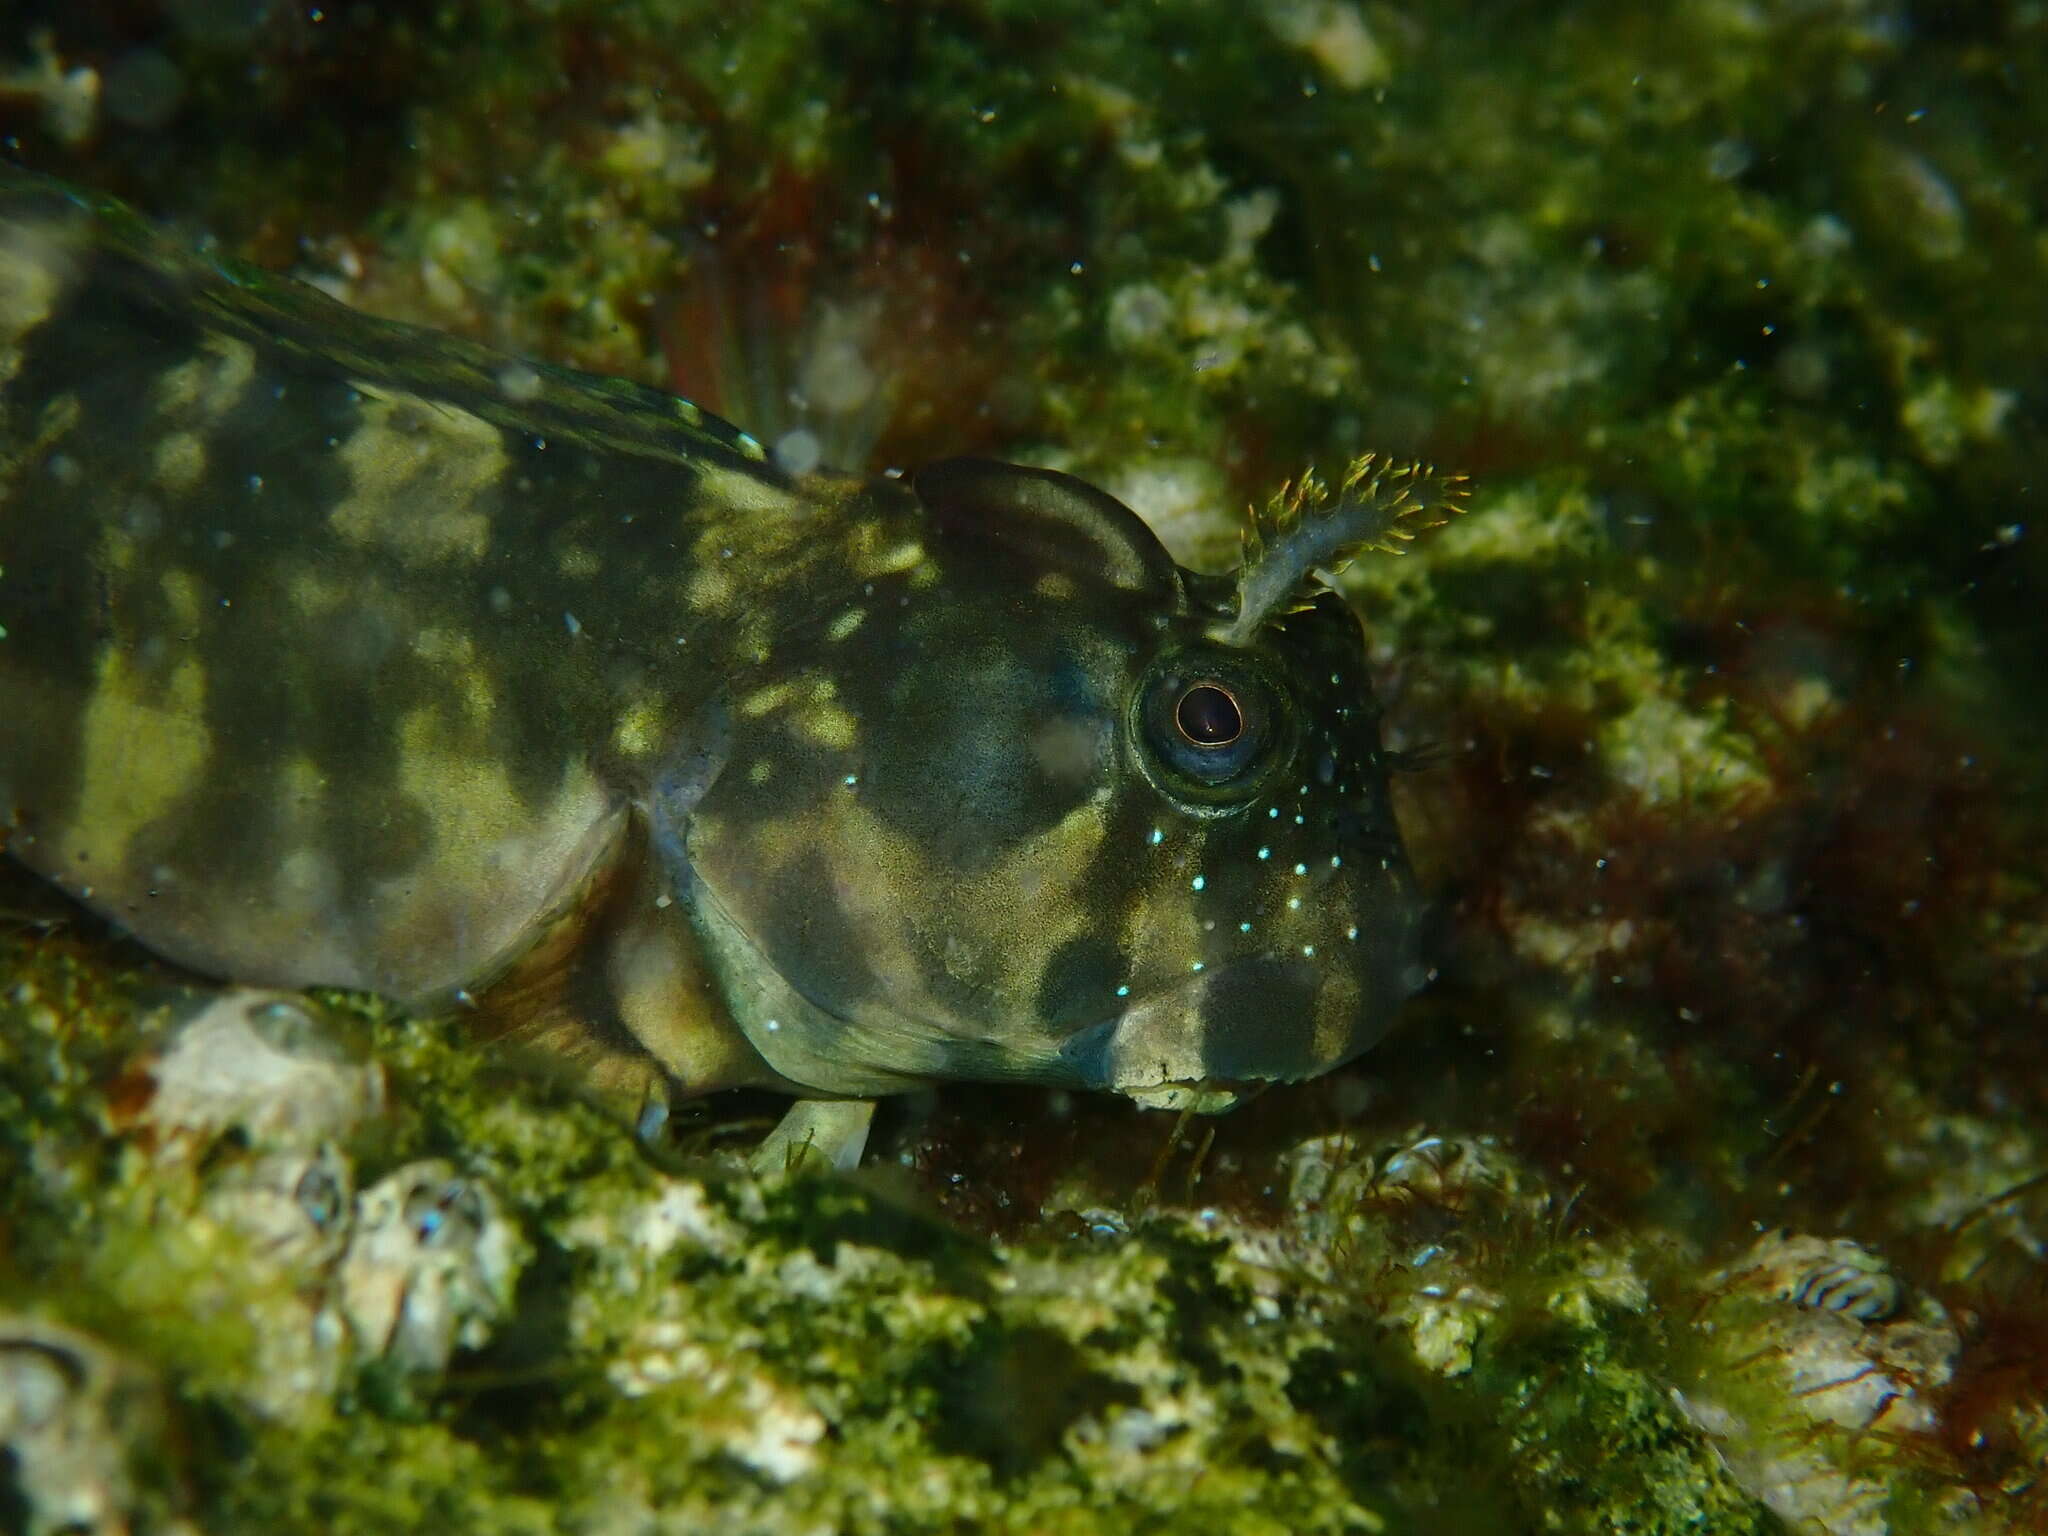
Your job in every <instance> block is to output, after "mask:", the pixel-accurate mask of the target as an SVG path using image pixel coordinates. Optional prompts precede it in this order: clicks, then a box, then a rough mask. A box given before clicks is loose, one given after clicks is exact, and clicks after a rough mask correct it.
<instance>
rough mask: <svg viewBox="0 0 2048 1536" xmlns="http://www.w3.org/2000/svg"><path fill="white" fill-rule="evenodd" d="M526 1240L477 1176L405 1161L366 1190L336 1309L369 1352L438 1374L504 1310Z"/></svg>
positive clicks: (442, 1165)
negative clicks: (339, 1309)
mask: <svg viewBox="0 0 2048 1536" xmlns="http://www.w3.org/2000/svg"><path fill="white" fill-rule="evenodd" d="M523 1249H524V1244H523V1243H522V1242H521V1240H520V1238H519V1235H518V1233H517V1232H516V1231H515V1230H514V1229H513V1227H512V1224H511V1223H510V1222H509V1221H508V1220H506V1218H505V1217H504V1216H503V1215H502V1214H501V1213H500V1212H499V1209H498V1203H497V1201H496V1199H495V1198H494V1197H493V1196H492V1195H491V1193H490V1191H489V1190H488V1189H487V1188H485V1186H484V1185H483V1184H482V1183H481V1182H480V1181H478V1180H476V1179H472V1178H467V1177H464V1176H462V1175H460V1174H458V1173H457V1172H456V1171H455V1169H454V1168H453V1166H451V1165H450V1164H448V1163H444V1162H439V1161H427V1162H418V1163H409V1164H407V1165H406V1166H405V1167H403V1168H401V1169H399V1170H398V1171H397V1172H396V1173H393V1174H391V1175H390V1176H388V1177H387V1178H385V1179H383V1180H381V1181H379V1182H378V1183H376V1184H374V1185H372V1186H371V1187H370V1188H368V1189H366V1190H364V1191H363V1193H362V1195H361V1196H360V1198H359V1199H358V1200H357V1202H356V1225H355V1237H354V1239H353V1240H352V1241H351V1242H350V1244H349V1247H348V1252H347V1253H346V1254H345V1255H344V1256H343V1257H342V1261H341V1270H340V1308H341V1313H342V1316H343V1317H344V1318H345V1319H346V1320H347V1322H348V1326H349V1329H350V1331H351V1332H352V1333H353V1334H354V1335H355V1339H356V1342H357V1345H358V1346H359V1347H360V1349H361V1350H362V1351H363V1352H364V1353H365V1354H367V1355H372V1356H380V1357H382V1358H385V1359H388V1360H391V1361H393V1362H395V1363H397V1364H399V1365H402V1366H404V1367H405V1368H406V1369H408V1370H415V1371H437V1370H440V1369H441V1368H442V1367H443V1366H445V1365H446V1364H447V1363H448V1357H449V1356H450V1355H451V1354H452V1353H453V1352H454V1350H455V1348H456V1346H457V1345H461V1346H462V1347H463V1348H465V1349H474V1348H476V1347H478V1346H479V1345H481V1344H482V1343H483V1342H484V1341H485V1340H486V1339H488V1338H489V1337H490V1331H491V1325H492V1324H493V1323H495V1322H496V1321H497V1320H498V1319H499V1318H500V1317H503V1316H504V1315H505V1313H506V1312H507V1311H508V1310H509V1308H510V1306H511V1301H512V1286H513V1282H514V1281H515V1280H517V1278H518V1274H519V1268H520V1266H521V1264H522V1262H523V1260H524V1252H523Z"/></svg>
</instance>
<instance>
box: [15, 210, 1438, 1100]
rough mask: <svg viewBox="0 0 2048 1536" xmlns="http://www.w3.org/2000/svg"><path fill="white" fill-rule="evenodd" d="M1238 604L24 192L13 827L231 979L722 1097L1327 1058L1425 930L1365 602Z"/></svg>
mask: <svg viewBox="0 0 2048 1536" xmlns="http://www.w3.org/2000/svg"><path fill="white" fill-rule="evenodd" d="M1269 574H1270V571H1269ZM1303 574H1305V572H1304V573H1303ZM1244 590H1245V589H1244V587H1243V585H1242V584H1241V583H1239V584H1234V583H1233V581H1232V579H1231V578H1228V577H1216V576H1202V575H1197V574H1195V573H1193V572H1189V571H1186V570H1183V569H1181V568H1179V567H1178V566H1176V565H1175V564H1174V562H1173V561H1172V560H1171V559H1170V558H1169V557H1168V555H1167V554H1166V552H1165V550H1164V549H1163V547H1162V546H1161V545H1160V544H1159V542H1158V540H1157V539H1156V538H1155V537H1154V536H1153V535H1152V533H1151V532H1150V531H1149V530H1148V529H1147V528H1146V527H1145V525H1144V524H1143V523H1142V522H1141V521H1140V520H1139V519H1138V518H1137V517H1136V516H1135V515H1134V514H1133V513H1131V512H1130V511H1129V510H1128V509H1126V508H1125V507H1123V506H1122V505H1121V504H1119V503H1118V502H1116V501H1115V500H1114V499H1112V498H1111V497H1109V496H1108V495H1106V494H1105V493H1103V492H1101V491H1099V490H1096V489H1094V488H1093V487H1090V486H1088V485H1086V484H1084V483H1083V482H1081V481H1078V480H1075V479H1072V478H1070V477H1067V476H1063V475H1056V474H1053V473H1050V472H1047V471H1041V470H1032V469H1025V468H1020V467H1016V466H1010V465H1001V464H995V463H990V462H985V461H973V460H952V461H946V462H942V463H939V464H936V465H933V466H930V467H928V468H926V469H924V470H920V471H918V472H916V473H915V474H913V475H910V476H907V477H903V478H890V477H879V478H860V477H854V476H844V475H829V474H805V475H800V476H799V475H792V474H789V473H786V472H784V471H783V470H782V469H780V468H778V467H777V466H776V465H775V464H774V463H773V462H772V461H771V460H770V459H769V457H768V456H767V455H766V454H765V453H764V452H763V450H762V448H761V446H760V445H759V444H758V443H757V442H756V441H755V440H754V439H753V438H751V437H749V436H748V435H747V434H745V433H744V432H741V431H739V430H737V429H735V428H733V427H731V426H728V425H727V424H725V423H723V422H721V421H718V420H716V419H715V418H713V417H711V416H709V415H707V414H706V413H704V412H702V411H700V410H699V409H698V408H696V407H695V406H693V405H691V404H689V403H688V402H686V401H682V400H679V399H676V398H674V397H672V396H668V395H664V394H662V393H660V392H658V391H655V390H652V389H648V388H644V387H641V386H638V385H634V384H630V383H626V382H623V381H618V380H608V379H600V378H595V377H591V376H587V375H583V374H578V373H573V372H570V371H567V370H562V369H557V368H553V367H549V366H545V365H538V364H533V363H528V362H524V361H521V360H518V359H515V358H511V357H507V356H504V355H501V354H498V353H495V352H492V351H489V350H487V349H484V348H481V347H478V346H474V345H472V344H469V343H466V342H463V341H460V340H457V339H455V338H451V337H448V336H444V335H441V334H438V333H435V332H432V331H427V330H422V329H417V328H413V327H408V326H402V325H396V324H392V323H388V322H383V321H379V320H375V319H372V318H370V317H367V316H364V315H362V314H359V313H357V312H354V311H352V310H349V309H347V308H346V307H344V306H342V305H340V304H337V303H334V302H332V301H330V300H328V299H327V298H325V297H324V296H322V295H319V294H317V293H314V292H312V291H311V290H308V289H305V288H302V287H300V286H298V285H296V284H293V283H290V282H288V281H286V280H283V279H280V278H277V277H274V276H270V275H267V274H262V273H258V272H255V271H252V270H250V269H246V268H241V267H237V266H234V265H232V264H228V263H224V262H220V261H216V260H214V259H212V258H210V257H208V256H206V255H203V254H195V253H193V252H191V251H189V250H186V249H184V248H183V247H181V246H179V245H177V244H175V243H174V242H172V241H170V240H168V239H166V238H164V237H162V236H159V235H157V234H156V233H154V232H153V231H151V230H150V229H149V228H148V227H147V226H146V225H145V224H143V223H142V222H141V221H140V220H138V219H137V218H135V217H134V216H133V215H132V214H130V213H128V212H127V211H126V210H124V209H122V208H121V207H120V206H119V205H117V204H113V203H111V202H109V201H106V200H102V199H96V198H93V197H90V196H88V195H84V194H80V193H76V192H72V191H70V190H68V189H65V188H63V187H60V186H58V185H57V184H55V183H52V182H48V181H45V180H42V179H40V178H34V177H31V176H27V175H25V174H23V173H19V172H8V171H0V629H4V636H0V827H4V829H5V834H4V835H5V837H6V846H7V849H8V852H9V853H10V854H11V855H12V856H13V857H15V858H16V859H18V860H20V861H21V862H22V863H24V864H26V865H28V866H29V867H30V868H32V869H34V870H36V871H38V872H39V873H41V874H42V875H44V876H46V877H47V878H49V879H50V880H52V881H54V882H56V883H57V884H58V885H60V886H62V887H63V888H64V889H65V890H67V891H69V892H70V893H72V894H73V895H74V896H76V897H77V898H78V899H80V900H81V901H83V902H84V903H86V904H87V905H89V906H91V907H93V908H95V909H96V910H98V911H100V912H102V913H104V914H105V915H106V916H108V917H109V918H111V919H112V920H114V921H115V922H116V923H118V924H120V925H122V926H124V927H125V928H127V929H128V930H131V931H132V932H133V933H134V934H135V935H136V936H137V937H138V938H139V939H140V940H141V941H142V942H143V943H144V944H146V945H148V946H149V947H150V948H152V949H154V950H156V951H158V952H159V953H161V954H163V955H164V956H166V957H168V958H170V959H172V960H175V961H178V962H181V963H183V964H184V965H187V966H189V967H191V968H193V969H195V970H198V971H200V972H204V973H207V974H210V975H214V976H219V977H223V978H231V979H234V980H236V981H241V982H249V983H256V984H267V985H283V986H291V987H303V986H311V985H326V986H338V987H348V988H357V989H364V990H369V991H374V992H378V993H383V994H386V995H388V996H391V997H393V998H396V999H399V1000H402V1001H404V1002H406V1003H409V1004H413V1005H418V1006H427V1007H432V1006H439V1005H443V1004H446V1003H447V1002H448V1001H450V1000H451V999H456V998H461V999H465V1000H474V1001H475V1002H476V1003H477V1004H478V1005H479V1007H480V1009H481V1010H482V1013H483V1014H484V1016H485V1017H486V1018H487V1019H489V1020H492V1021H494V1023H493V1027H494V1028H497V1029H502V1030H504V1031H507V1032H511V1033H515V1034H521V1035H526V1036H530V1037H534V1038H538V1039H544V1040H548V1041H551V1042H553V1043H556V1044H560V1045H563V1046H565V1047H567V1048H569V1049H572V1050H573V1051H575V1052H577V1053H579V1054H582V1055H584V1056H586V1057H588V1058H590V1060H591V1061H592V1062H593V1063H594V1065H595V1067H596V1068H597V1070H598V1071H599V1072H600V1074H610V1075H611V1076H612V1077H614V1078H617V1079H619V1080H621V1081H624V1080H627V1079H630V1078H632V1077H634V1076H635V1075H636V1074H654V1075H658V1076H659V1077H660V1078H663V1079H666V1080H667V1081H669V1082H670V1083H672V1084H675V1085H678V1086H680V1087H681V1088H683V1089H685V1090H688V1091H706V1092H708V1091H711V1090H714V1089H720V1088H725V1087H731V1086H739V1085H762V1086H769V1087H773V1088H777V1089H781V1090H785V1091H788V1092H791V1093H795V1094H797V1095H799V1096H800V1097H805V1098H851V1099H867V1098H872V1097H873V1096H876V1095H881V1094H887V1093H891V1092H895V1091H899V1090H903V1089H908V1088H913V1087H917V1086H921V1085H925V1084H928V1083H932V1082H935V1081H942V1080H948V1079H983V1080H993V1079H1014V1080H1026V1081H1035V1082H1044V1083H1053V1084H1062V1085H1067V1086H1072V1087H1085V1088H1107V1089H1113V1090H1117V1091H1121V1092H1125V1093H1128V1094H1131V1095H1132V1096H1134V1097H1137V1098H1139V1099H1141V1100H1145V1101H1147V1102H1157V1103H1181V1104H1194V1105H1196V1106H1197V1107H1219V1106H1220V1105H1221V1104H1223V1103H1225V1102H1228V1100H1229V1099H1230V1098H1231V1097H1232V1096H1233V1094H1234V1092H1235V1090H1236V1089H1237V1088H1238V1087H1240V1086H1242V1085H1244V1084H1248V1083H1255V1082H1265V1081H1274V1080H1287V1079H1295V1078H1301V1077H1306V1076H1309V1075H1312V1074H1314V1073H1317V1072H1320V1071H1322V1070H1325V1069H1327V1068H1329V1067H1331V1066H1333V1065H1336V1064H1337V1063H1340V1062H1342V1061H1345V1060H1348V1059H1349V1058H1350V1057H1351V1056H1353V1055H1355V1054H1356V1053H1357V1052H1358V1051H1360V1050H1362V1049H1364V1048H1365V1047H1366V1046H1367V1045H1369V1044H1371V1043H1372V1042H1373V1041H1374V1040H1375V1039H1376V1038H1378V1036H1379V1035H1380V1034H1381V1033H1382V1032H1383V1031H1384V1029H1385V1028H1386V1026H1387V1025H1388V1023H1389V1022H1390V1020H1391V1018H1392V1016H1393V1014H1394V1011H1395V1009H1396V1007H1397V1005H1398V1003H1399V1001H1400V999H1401V998H1402V997H1403V996H1404V995H1405V994H1406V993H1407V992H1408V991H1410V990H1412V987H1413V985H1414V980H1415V977H1414V972H1415V966H1414V961H1413V955H1412V944H1411V932H1412V929H1413V927H1414V917H1415V914H1416V910H1417V906H1418V901H1417V897H1416V894H1415V890H1414V885H1413V881H1412V878H1411V876H1410V873H1409V870H1408V866H1407V863H1406V859H1405V857H1404V855H1403V852H1402V847H1401V841H1400V838H1399V834H1398V831H1397V829H1396V827H1395V825H1394V821H1393V817H1392V814H1391V810H1390V807H1389V804H1388V799H1387V794H1386V770H1385V764H1384V762H1383V759H1382V756H1381V751H1380V743H1379V736H1378V712H1377V709H1376V707H1375V705H1374V703H1373V700H1372V696H1371V692H1370V689H1369V685H1368V682H1367V679H1366V676H1365V669H1364V664H1363V647H1362V643H1361V628H1360V624H1359V621H1358V619H1357V617H1356V616H1355V615H1354V614H1353V612H1352V611H1351V610H1350V609H1349V608H1348V607H1347V606H1346V605H1345V604H1344V603H1343V602H1342V601H1341V600H1339V599H1338V597H1337V596H1336V595H1335V594H1334V593H1333V592H1330V591H1327V590H1315V589H1314V585H1313V583H1310V584H1309V588H1308V589H1307V590H1306V591H1305V595H1304V596H1303V598H1302V600H1301V601H1300V602H1298V603H1295V604H1294V605H1293V606H1292V607H1287V606H1285V605H1278V606H1276V607H1275V608H1274V611H1273V612H1272V613H1271V614H1270V615H1266V614H1263V613H1259V614H1251V615H1247V614H1246V613H1245V611H1244V599H1243V596H1242V594H1243V591H1244Z"/></svg>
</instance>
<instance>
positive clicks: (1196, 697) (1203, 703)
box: [1173, 683, 1244, 747]
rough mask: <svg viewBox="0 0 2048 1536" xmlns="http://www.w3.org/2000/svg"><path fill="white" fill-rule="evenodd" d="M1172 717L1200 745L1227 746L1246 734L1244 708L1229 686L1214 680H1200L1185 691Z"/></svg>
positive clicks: (1187, 736)
mask: <svg viewBox="0 0 2048 1536" xmlns="http://www.w3.org/2000/svg"><path fill="white" fill-rule="evenodd" d="M1173 719H1174V723H1175V724H1176V725H1178V726H1179V727H1180V732H1181V734H1182V735H1183V736H1185V737H1186V738H1187V739H1188V740H1189V741H1191V742H1193V743H1194V744H1195V745H1197V746H1202V747H1227V746H1229V745H1230V744H1231V743H1232V742H1233V741H1236V740H1237V738H1238V737H1240V736H1242V735H1243V734H1244V711H1243V710H1241V709H1239V708H1238V704H1237V700H1236V699H1235V698H1233V697H1231V694H1230V691H1229V690H1228V689H1225V688H1219V687H1218V686H1217V685H1216V684H1214V683H1197V684H1195V686H1194V687H1192V688H1190V689H1189V690H1188V691H1187V692H1186V693H1184V694H1182V695H1181V696H1180V703H1178V704H1177V705H1175V706H1174V710H1173Z"/></svg>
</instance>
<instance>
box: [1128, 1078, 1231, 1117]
mask: <svg viewBox="0 0 2048 1536" xmlns="http://www.w3.org/2000/svg"><path fill="white" fill-rule="evenodd" d="M1117 1091H1118V1092H1119V1093H1121V1094H1122V1095H1123V1096H1124V1097H1125V1098H1127V1099H1129V1100H1130V1101H1131V1102H1132V1103H1133V1104H1135V1105H1137V1106H1138V1107H1139V1108H1140V1109H1168V1110H1179V1111H1181V1112H1183V1113H1187V1114H1196V1115H1220V1114H1222V1113H1223V1112H1224V1111H1225V1110H1227V1109H1235V1108H1236V1107H1237V1106H1238V1105H1239V1104H1241V1103H1243V1102H1244V1098H1245V1092H1244V1090H1243V1089H1242V1088H1239V1087H1236V1086H1234V1085H1232V1084H1228V1083H1199V1082H1197V1083H1189V1082H1177V1083H1154V1084H1152V1085H1151V1086H1150V1087H1146V1088H1120V1089H1118V1090H1117Z"/></svg>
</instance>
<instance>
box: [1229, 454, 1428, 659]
mask: <svg viewBox="0 0 2048 1536" xmlns="http://www.w3.org/2000/svg"><path fill="white" fill-rule="evenodd" d="M1467 494H1468V492H1467V490H1466V486H1465V477H1464V476H1463V475H1452V474H1440V473H1438V472H1437V470H1436V468H1435V466H1434V465H1430V464H1422V463H1397V462H1395V461H1393V460H1389V459H1384V458H1381V457H1380V456H1379V455H1378V454H1372V453H1368V454H1365V455H1363V456H1361V457H1359V458H1356V459H1353V460H1352V461H1351V463H1350V464H1349V466H1347V467H1346V469H1345V471H1344V476H1343V478H1342V479H1341V480H1340V481H1338V483H1337V484H1336V485H1335V486H1334V487H1333V486H1331V485H1330V484H1329V483H1328V482H1327V481H1325V480H1323V479H1322V478H1321V477H1320V476H1318V475H1317V474H1316V472H1315V471H1314V470H1312V469H1311V470H1307V471H1305V472H1303V474H1302V476H1301V478H1300V479H1299V480H1290V481H1288V482H1287V483H1286V484H1285V485H1283V486H1281V487H1280V489H1279V490H1278V491H1276V492H1275V493H1274V494H1273V496H1272V497H1271V499H1270V500H1268V501H1267V503H1266V505H1265V506H1264V508H1259V507H1253V508H1252V509H1251V514H1250V516H1249V517H1248V518H1247V519H1246V523H1245V529H1244V534H1243V555H1242V558H1241V560H1240V562H1239V565H1238V571H1237V616H1236V618H1234V619H1233V620H1231V622H1230V624H1229V625H1228V626H1227V627H1226V628H1225V629H1223V630H1222V631H1221V632H1220V633H1219V634H1218V638H1219V639H1221V640H1222V641H1223V642H1224V643H1225V644H1227V645H1242V644H1244V643H1245V642H1246V641H1248V640H1250V639H1251V637H1252V636H1253V635H1255V634H1256V633H1258V630H1259V627H1260V626H1261V625H1262V624H1265V623H1266V622H1267V621H1268V620H1270V619H1273V618H1275V617H1277V616H1279V615H1281V614H1284V613H1293V612H1297V611H1299V610H1300V609H1303V608H1306V607H1307V606H1308V605H1309V604H1310V603H1312V602H1313V601H1315V597H1316V594H1317V593H1318V592H1320V591H1322V590H1323V583H1322V581H1321V579H1320V577H1319V576H1318V575H1317V573H1318V572H1321V571H1327V572H1329V573H1330V574H1332V575H1335V574H1337V573H1339V572H1341V571H1342V570H1343V569H1344V568H1345V567H1346V566H1347V565H1349V564H1350V563H1351V562H1352V561H1353V560H1355V559H1357V558H1358V557H1359V556H1360V555H1362V554H1364V553H1365V552H1366V551H1367V550H1384V551H1385V552H1386V553H1388V554H1393V555H1399V554H1405V553H1407V547H1408V545H1409V544H1411V543H1413V542H1414V540H1415V538H1416V536H1417V535H1418V534H1421V533H1424V532H1426V531H1427V530H1429V529H1431V528H1436V527H1440V526H1441V525H1443V524H1444V523H1447V522H1449V521H1450V520H1451V518H1452V517H1454V516H1456V515H1457V514H1458V513H1460V512H1462V511H1464V510H1465V498H1466V496H1467Z"/></svg>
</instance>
